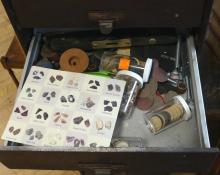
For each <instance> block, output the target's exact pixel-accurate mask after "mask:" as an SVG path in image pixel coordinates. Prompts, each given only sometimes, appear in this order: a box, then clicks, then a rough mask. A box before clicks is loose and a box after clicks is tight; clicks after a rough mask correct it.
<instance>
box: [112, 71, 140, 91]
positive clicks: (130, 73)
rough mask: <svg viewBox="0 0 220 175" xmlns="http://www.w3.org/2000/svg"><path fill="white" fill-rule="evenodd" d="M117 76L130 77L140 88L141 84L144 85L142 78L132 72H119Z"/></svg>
mask: <svg viewBox="0 0 220 175" xmlns="http://www.w3.org/2000/svg"><path fill="white" fill-rule="evenodd" d="M117 75H127V76H130V77H133V78H135V79H136V80H137V81H139V83H140V85H141V88H142V87H143V84H144V81H143V78H142V77H141V76H140V75H138V74H137V73H134V72H132V71H129V70H121V71H119V72H118V73H117ZM117 75H116V76H117Z"/></svg>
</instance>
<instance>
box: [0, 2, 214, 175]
mask: <svg viewBox="0 0 220 175" xmlns="http://www.w3.org/2000/svg"><path fill="white" fill-rule="evenodd" d="M2 1H3V3H4V6H5V8H6V11H7V13H8V15H9V18H10V20H11V22H12V24H13V27H14V29H15V31H16V33H17V35H18V36H19V38H20V40H21V42H22V46H23V47H25V46H28V47H29V49H28V52H27V58H26V63H25V67H24V72H23V76H22V79H21V82H20V87H19V89H18V94H19V92H20V90H21V88H22V86H23V83H24V82H25V80H26V78H27V75H28V73H29V71H30V69H31V66H32V65H33V64H34V63H35V61H36V60H37V59H38V57H39V52H40V49H41V47H42V42H43V39H42V38H43V35H44V34H45V33H47V32H51V31H53V32H54V31H55V32H57V31H60V30H61V31H62V32H64V31H65V32H66V29H70V30H71V31H81V32H83V31H84V32H85V35H86V34H87V35H89V31H91V30H94V29H96V31H98V27H99V29H100V31H102V32H104V33H105V34H106V33H109V32H111V30H113V26H114V29H118V30H119V31H123V29H126V30H127V31H128V33H137V32H138V29H142V33H143V31H144V34H146V33H147V34H149V33H148V31H151V32H152V31H153V33H154V34H155V33H156V34H158V36H161V35H163V34H166V32H167V31H170V29H172V31H174V32H173V33H172V34H174V33H175V32H176V33H178V34H179V33H181V34H182V35H183V37H184V42H183V48H184V49H182V50H181V54H182V55H183V58H184V59H185V60H183V61H184V62H185V63H187V64H188V65H189V69H188V73H189V75H188V79H189V88H188V89H189V91H188V95H189V96H190V99H191V100H190V101H191V103H190V107H191V109H192V119H191V120H189V121H186V122H182V123H179V124H178V125H175V126H174V127H172V128H169V129H167V130H166V131H164V132H162V133H160V134H158V135H156V136H154V135H153V134H151V133H150V131H149V130H148V129H147V128H146V126H144V125H143V126H142V125H139V123H138V122H137V118H138V117H139V118H141V119H142V118H143V117H142V116H140V115H143V114H141V113H140V112H139V111H134V115H133V117H132V118H131V120H130V122H128V123H127V124H126V125H121V127H117V128H122V129H120V130H117V128H116V129H115V132H114V136H116V137H137V138H142V144H141V145H139V146H132V147H128V148H112V147H109V148H72V147H33V146H24V145H19V144H16V143H12V142H7V143H6V144H5V145H4V146H1V147H0V161H1V162H2V163H3V164H5V165H6V166H8V167H9V168H22V169H62V170H79V171H81V172H85V173H91V174H93V173H95V174H110V173H121V172H126V173H129V174H147V173H149V174H150V173H163V174H164V173H168V172H206V171H209V169H210V168H211V166H212V163H213V161H214V160H215V158H216V156H217V154H218V149H216V148H211V147H210V143H209V135H208V130H207V124H206V116H205V110H204V103H203V95H202V90H201V84H200V75H199V68H198V62H197V50H196V48H200V47H201V45H202V40H203V38H204V35H205V34H204V33H205V30H206V25H207V22H208V16H209V13H210V9H211V3H212V1H211V0H194V1H190V0H179V1H176V0H169V1H162V0H139V1H129V2H128V1H126V0H122V1H121V2H120V3H121V4H123V5H124V6H123V7H122V6H121V5H118V3H115V2H116V1H98V0H93V1H86V3H84V1H78V0H75V1H70V0H63V1H53V0H38V1H29V0H17V1H12V0H11V1H10V0H2ZM51 4H53V5H51ZM85 4H86V5H85ZM134 4H136V5H137V8H139V10H136V11H134ZM24 7H27V8H26V9H25V10H24ZM74 8H75V9H74ZM76 18H77V19H76ZM113 24H114V25H113ZM54 28H56V29H54ZM45 29H46V30H45ZM52 29H54V30H52ZM62 29H63V30H62ZM73 29H74V30H73ZM116 31H117V30H116ZM65 32H64V33H65ZM114 32H115V30H113V32H112V33H114ZM99 34H100V33H99ZM30 36H31V37H30ZM29 37H30V38H32V39H31V42H29ZM121 37H123V36H121ZM128 37H129V36H128ZM194 38H196V39H195V40H194ZM195 44H196V46H197V47H195ZM153 47H154V46H153ZM159 47H160V46H159ZM161 48H162V47H161ZM161 48H159V49H160V50H161V51H163V49H161ZM149 57H150V56H149ZM141 119H140V120H141ZM122 122H123V121H122ZM124 123H126V121H124ZM126 126H130V128H131V129H130V130H129V132H125V129H123V127H126Z"/></svg>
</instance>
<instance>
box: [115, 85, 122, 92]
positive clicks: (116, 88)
mask: <svg viewBox="0 0 220 175" xmlns="http://www.w3.org/2000/svg"><path fill="white" fill-rule="evenodd" d="M115 90H116V91H117V92H120V91H121V87H120V86H119V85H117V84H116V85H115Z"/></svg>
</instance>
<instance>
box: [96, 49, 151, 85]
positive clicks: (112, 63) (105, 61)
mask: <svg viewBox="0 0 220 175" xmlns="http://www.w3.org/2000/svg"><path fill="white" fill-rule="evenodd" d="M152 64H153V60H152V59H150V58H148V59H147V61H146V62H144V61H141V60H139V59H137V58H135V57H129V56H126V55H119V54H116V53H115V52H110V51H108V52H105V53H104V54H103V56H102V58H101V62H100V67H99V70H100V71H103V70H104V71H111V72H113V73H117V72H118V71H119V70H129V71H132V72H135V73H137V74H139V75H140V76H142V78H143V81H144V82H148V80H149V76H150V72H151V68H152Z"/></svg>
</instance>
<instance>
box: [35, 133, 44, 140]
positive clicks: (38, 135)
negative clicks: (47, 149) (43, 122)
mask: <svg viewBox="0 0 220 175" xmlns="http://www.w3.org/2000/svg"><path fill="white" fill-rule="evenodd" d="M35 137H36V138H37V139H38V140H40V139H42V138H43V134H42V133H41V131H36V133H35Z"/></svg>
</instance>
